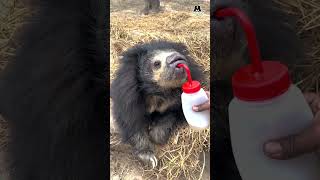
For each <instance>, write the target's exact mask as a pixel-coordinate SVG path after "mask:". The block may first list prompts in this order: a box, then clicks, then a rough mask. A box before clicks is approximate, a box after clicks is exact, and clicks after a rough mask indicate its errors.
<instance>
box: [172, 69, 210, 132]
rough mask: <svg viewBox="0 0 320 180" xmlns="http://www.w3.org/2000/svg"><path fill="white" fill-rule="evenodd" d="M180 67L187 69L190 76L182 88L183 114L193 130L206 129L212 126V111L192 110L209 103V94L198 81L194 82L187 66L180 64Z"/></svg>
mask: <svg viewBox="0 0 320 180" xmlns="http://www.w3.org/2000/svg"><path fill="white" fill-rule="evenodd" d="M178 67H183V68H185V70H186V72H187V75H188V81H187V82H185V83H184V84H183V86H182V90H183V93H182V94H181V103H182V110H183V114H184V116H185V118H186V120H187V122H188V124H189V126H190V127H191V128H192V129H195V130H203V129H206V128H208V127H209V125H210V111H209V110H205V111H201V112H195V111H193V110H192V106H194V105H200V104H203V103H205V102H207V101H208V100H209V99H208V97H207V94H206V92H205V91H204V90H203V89H202V88H201V86H200V83H199V82H198V81H192V79H191V75H190V71H189V68H188V67H187V66H186V65H183V64H179V65H178Z"/></svg>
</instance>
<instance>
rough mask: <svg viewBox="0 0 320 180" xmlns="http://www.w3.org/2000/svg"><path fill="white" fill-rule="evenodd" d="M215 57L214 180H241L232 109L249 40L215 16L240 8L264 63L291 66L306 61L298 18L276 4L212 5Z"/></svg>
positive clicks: (227, 0)
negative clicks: (234, 84)
mask: <svg viewBox="0 0 320 180" xmlns="http://www.w3.org/2000/svg"><path fill="white" fill-rule="evenodd" d="M211 5H212V7H211V9H212V10H213V11H212V14H211V15H212V17H211V20H212V22H211V27H213V28H211V30H212V31H213V32H212V34H214V36H213V43H214V44H213V45H211V47H215V48H213V49H212V50H213V55H214V56H215V60H216V62H215V63H216V64H217V65H216V68H215V69H214V71H213V72H214V74H213V75H214V76H215V79H216V81H214V82H213V84H212V86H213V87H215V88H214V89H215V91H214V94H215V96H216V99H215V101H213V102H214V107H215V109H214V110H213V111H214V122H215V126H214V130H213V132H214V135H213V137H214V139H213V143H214V145H213V147H216V148H213V161H214V167H213V171H214V174H213V177H215V178H217V179H224V180H239V179H241V177H240V175H239V172H238V169H237V167H236V164H235V161H234V157H233V153H232V148H231V141H230V132H229V122H228V105H229V103H230V101H231V100H232V98H233V93H232V87H231V76H232V74H233V73H234V72H235V70H236V69H238V68H239V67H241V66H243V65H245V64H247V63H249V56H248V52H247V44H246V38H245V36H244V34H243V32H242V29H241V27H240V26H239V24H238V23H237V22H236V21H234V20H232V18H228V19H222V20H221V19H220V20H218V19H216V18H215V17H214V12H215V10H216V9H219V8H223V7H237V8H240V9H242V10H243V11H244V12H246V13H247V15H248V16H249V17H250V18H251V20H252V23H253V25H254V27H255V30H256V33H257V39H258V43H259V45H260V50H261V55H262V58H263V59H264V60H277V61H281V62H282V63H283V64H286V65H288V66H289V68H290V69H291V70H292V69H293V66H292V65H295V64H296V63H298V62H301V61H303V60H305V55H304V52H303V47H301V42H300V41H299V39H298V37H297V35H296V29H295V22H296V21H295V20H296V19H295V18H294V17H291V16H288V15H287V14H285V13H283V12H282V11H281V10H279V9H278V8H277V7H276V5H275V4H274V3H273V2H272V1H264V0H252V1H248V0H216V1H214V3H211Z"/></svg>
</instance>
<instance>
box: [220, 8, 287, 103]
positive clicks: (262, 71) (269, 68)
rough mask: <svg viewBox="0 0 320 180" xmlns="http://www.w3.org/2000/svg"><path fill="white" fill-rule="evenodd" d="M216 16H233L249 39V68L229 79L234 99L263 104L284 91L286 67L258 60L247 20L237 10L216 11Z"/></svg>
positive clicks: (246, 67)
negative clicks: (261, 102)
mask: <svg viewBox="0 0 320 180" xmlns="http://www.w3.org/2000/svg"><path fill="white" fill-rule="evenodd" d="M215 15H216V16H217V17H220V18H222V17H227V16H234V17H236V18H237V19H238V20H239V22H240V24H241V26H242V27H243V28H244V32H245V33H246V36H247V40H248V48H249V54H250V58H251V62H252V64H251V65H247V66H245V67H242V68H240V69H239V70H238V71H237V72H236V73H235V74H234V75H233V77H232V87H233V93H234V96H235V97H237V98H239V99H241V100H244V101H263V100H268V99H271V98H273V97H276V96H279V95H281V94H283V93H284V92H286V91H287V90H288V89H289V87H290V84H291V80H290V76H289V71H288V68H287V67H286V66H285V65H283V64H281V63H280V62H278V61H261V55H260V51H259V48H258V42H257V40H256V33H255V31H254V28H253V25H252V23H251V22H250V21H249V19H248V17H247V16H246V15H245V14H244V13H243V12H241V11H240V10H239V9H236V8H225V9H221V10H218V11H216V14H215Z"/></svg>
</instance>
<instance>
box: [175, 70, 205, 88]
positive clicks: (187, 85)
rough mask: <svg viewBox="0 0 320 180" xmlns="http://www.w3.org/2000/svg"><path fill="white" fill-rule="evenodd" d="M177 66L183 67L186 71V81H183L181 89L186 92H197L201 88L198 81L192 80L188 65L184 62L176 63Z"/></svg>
mask: <svg viewBox="0 0 320 180" xmlns="http://www.w3.org/2000/svg"><path fill="white" fill-rule="evenodd" d="M177 67H178V68H184V69H185V70H186V72H187V77H188V81H187V82H185V83H183V85H182V91H183V92H184V93H187V94H192V93H196V92H198V91H199V90H200V89H201V85H200V82H199V81H193V80H192V78H191V73H190V69H189V67H188V66H187V65H185V64H178V65H177Z"/></svg>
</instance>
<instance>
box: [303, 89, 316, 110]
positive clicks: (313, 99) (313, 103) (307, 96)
mask: <svg viewBox="0 0 320 180" xmlns="http://www.w3.org/2000/svg"><path fill="white" fill-rule="evenodd" d="M304 97H305V99H306V101H307V102H308V104H309V105H310V107H311V109H312V112H313V113H316V112H318V111H319V110H320V97H319V96H318V95H317V94H315V93H305V94H304Z"/></svg>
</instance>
